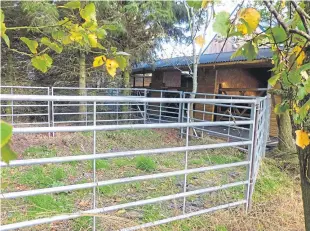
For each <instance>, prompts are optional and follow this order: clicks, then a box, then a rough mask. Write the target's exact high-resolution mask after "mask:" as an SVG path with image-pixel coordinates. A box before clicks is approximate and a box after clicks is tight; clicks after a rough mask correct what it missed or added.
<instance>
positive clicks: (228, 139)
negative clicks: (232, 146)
mask: <svg viewBox="0 0 310 231" xmlns="http://www.w3.org/2000/svg"><path fill="white" fill-rule="evenodd" d="M230 99H231V100H232V99H233V98H232V97H230ZM231 106H232V103H230V106H229V118H228V121H229V122H230V120H231V117H232V113H231ZM227 135H228V136H227V142H229V141H230V138H229V136H230V125H228V131H227Z"/></svg>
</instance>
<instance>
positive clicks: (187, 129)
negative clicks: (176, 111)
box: [183, 103, 190, 214]
mask: <svg viewBox="0 0 310 231" xmlns="http://www.w3.org/2000/svg"><path fill="white" fill-rule="evenodd" d="M187 108H190V103H188V104H187ZM189 115H190V114H189V110H187V123H190V120H189ZM188 141H189V126H188V125H187V126H186V144H185V146H186V147H188ZM184 159H185V165H184V170H187V167H188V151H185V158H184ZM186 185H187V174H184V187H183V192H184V193H185V192H186V189H187V188H186ZM185 213H186V197H184V198H183V214H185Z"/></svg>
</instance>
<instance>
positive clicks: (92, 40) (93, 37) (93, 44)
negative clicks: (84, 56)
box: [87, 34, 98, 48]
mask: <svg viewBox="0 0 310 231" xmlns="http://www.w3.org/2000/svg"><path fill="white" fill-rule="evenodd" d="M87 37H88V40H89V43H90V46H91V47H94V48H95V47H97V43H98V41H97V36H96V35H95V34H88V36H87Z"/></svg>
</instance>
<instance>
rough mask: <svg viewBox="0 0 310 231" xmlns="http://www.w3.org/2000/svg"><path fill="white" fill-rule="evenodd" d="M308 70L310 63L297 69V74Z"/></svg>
mask: <svg viewBox="0 0 310 231" xmlns="http://www.w3.org/2000/svg"><path fill="white" fill-rule="evenodd" d="M309 69H310V63H306V64H304V65H302V66H301V67H299V69H298V70H299V72H302V71H307V70H309Z"/></svg>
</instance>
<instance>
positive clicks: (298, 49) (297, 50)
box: [293, 46, 306, 67]
mask: <svg viewBox="0 0 310 231" xmlns="http://www.w3.org/2000/svg"><path fill="white" fill-rule="evenodd" d="M293 52H294V53H295V55H296V57H297V55H299V56H298V58H297V59H296V63H297V67H300V66H301V65H302V64H303V62H304V60H305V58H306V53H305V52H304V51H302V48H301V47H300V46H296V47H294V49H293ZM299 53H300V54H299Z"/></svg>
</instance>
